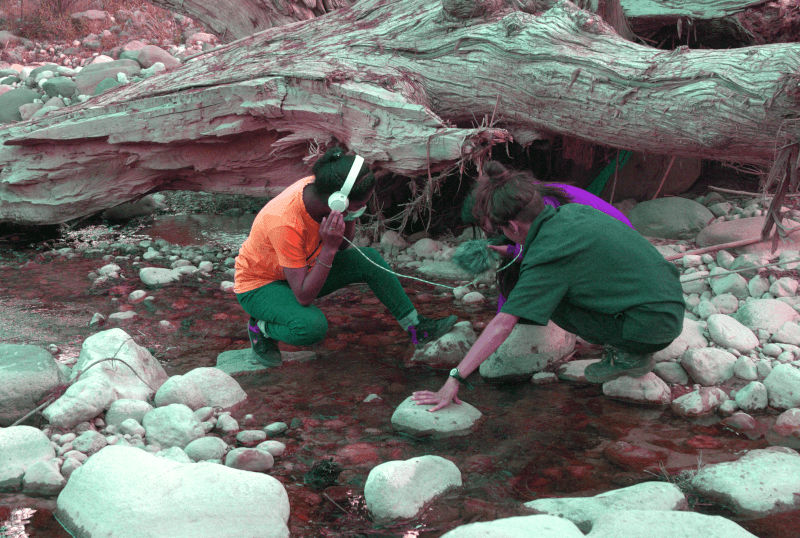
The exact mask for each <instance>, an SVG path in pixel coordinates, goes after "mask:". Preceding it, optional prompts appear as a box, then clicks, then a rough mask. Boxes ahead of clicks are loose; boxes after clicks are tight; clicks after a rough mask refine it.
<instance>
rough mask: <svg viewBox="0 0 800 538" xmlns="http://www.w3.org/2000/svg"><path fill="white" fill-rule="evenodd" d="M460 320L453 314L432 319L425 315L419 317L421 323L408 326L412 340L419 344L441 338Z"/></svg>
mask: <svg viewBox="0 0 800 538" xmlns="http://www.w3.org/2000/svg"><path fill="white" fill-rule="evenodd" d="M456 321H458V317H457V316H455V315H453V314H451V315H449V316H447V317H446V318H438V319H430V318H426V317H424V316H420V317H419V323H418V324H417V325H412V326H410V327H409V328H408V332H409V333H411V341H412V342H413V343H414V344H415V345H418V346H421V345H422V344H427V343H428V342H432V341H434V340H436V339H437V338H441V337H442V336H444V335H445V334H447V333H448V332H450V329H452V328H453V325H455V324H456Z"/></svg>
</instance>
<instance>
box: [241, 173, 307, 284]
mask: <svg viewBox="0 0 800 538" xmlns="http://www.w3.org/2000/svg"><path fill="white" fill-rule="evenodd" d="M313 181H314V176H309V177H304V178H303V179H300V180H298V181H295V182H294V183H293V184H291V185H289V187H287V188H286V190H284V191H283V192H281V193H280V194H279V195H278V196H276V197H275V198H273V199H272V200H270V201H269V202H268V203H267V205H265V206H264V207H263V208H261V211H259V212H258V215H256V218H255V220H254V221H253V227H252V228H250V235H249V236H247V239H246V240H245V242H244V243H242V248H240V249H239V255H238V256H236V273H235V275H234V287H233V291H234V292H236V293H244V292H246V291H250V290H254V289H256V288H259V287H261V286H263V285H265V284H269V283H270V282H275V281H276V280H286V277H285V276H284V274H283V269H282V267H290V268H300V267H313V265H314V263H315V262H316V260H317V256H319V252H320V247H321V246H322V243H321V241H320V237H319V223H318V222H317V221H315V220H314V219H312V218H311V215H309V214H308V211H306V206H305V204H304V203H303V188H304V187H305V186H306V185H308V184H309V183H312V182H313Z"/></svg>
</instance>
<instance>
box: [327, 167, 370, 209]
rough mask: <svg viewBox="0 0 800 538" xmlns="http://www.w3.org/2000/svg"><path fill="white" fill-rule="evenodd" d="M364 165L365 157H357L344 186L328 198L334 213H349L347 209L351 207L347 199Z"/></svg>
mask: <svg viewBox="0 0 800 538" xmlns="http://www.w3.org/2000/svg"><path fill="white" fill-rule="evenodd" d="M362 164H364V157H362V156H361V155H356V158H355V160H354V161H353V166H351V167H350V172H348V173H347V179H345V180H344V185H342V188H341V189H339V190H338V191H336V192H334V193H333V194H331V195H330V196H329V197H328V207H330V208H331V210H332V211H338V212H339V213H344V212H345V211H347V207H348V206H349V205H350V200H349V199H348V198H347V197H348V196H349V195H350V190H351V189H352V188H353V185H354V184H355V182H356V178H357V177H358V173H359V172H360V171H361V165H362Z"/></svg>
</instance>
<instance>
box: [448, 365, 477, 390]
mask: <svg viewBox="0 0 800 538" xmlns="http://www.w3.org/2000/svg"><path fill="white" fill-rule="evenodd" d="M449 375H450V377H454V378H455V379H456V380H457V381H458V382H459V383H461V384H462V385H464V386H465V387H467V388H468V389H471V388H472V383H470V382H469V381H467V380H466V379H464V378H463V377H461V372H459V371H458V368H453V369H452V370H450V374H449Z"/></svg>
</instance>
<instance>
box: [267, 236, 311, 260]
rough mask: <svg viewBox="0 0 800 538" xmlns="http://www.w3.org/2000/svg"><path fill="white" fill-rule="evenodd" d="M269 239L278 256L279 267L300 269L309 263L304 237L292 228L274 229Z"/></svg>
mask: <svg viewBox="0 0 800 538" xmlns="http://www.w3.org/2000/svg"><path fill="white" fill-rule="evenodd" d="M267 237H268V238H269V242H270V243H271V244H272V247H273V248H274V249H275V254H277V256H278V265H280V266H281V267H289V268H290V269H298V268H300V267H305V266H306V265H307V264H308V262H307V260H306V253H305V251H304V250H303V236H302V235H300V232H298V231H297V230H296V229H294V228H292V227H291V226H278V227H276V228H272V229H271V230H270V231H269V232H268V233H267Z"/></svg>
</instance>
